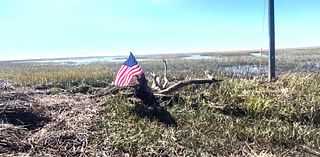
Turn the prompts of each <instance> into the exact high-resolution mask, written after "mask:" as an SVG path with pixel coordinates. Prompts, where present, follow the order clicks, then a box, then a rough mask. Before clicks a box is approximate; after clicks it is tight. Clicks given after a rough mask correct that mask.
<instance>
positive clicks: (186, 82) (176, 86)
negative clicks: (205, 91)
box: [157, 79, 220, 94]
mask: <svg viewBox="0 0 320 157" xmlns="http://www.w3.org/2000/svg"><path fill="white" fill-rule="evenodd" d="M217 82H220V81H219V80H213V79H212V80H208V79H198V80H184V81H180V82H178V83H176V84H174V85H172V86H170V87H168V88H166V89H164V90H161V91H158V92H157V94H170V93H172V92H174V91H177V90H178V89H180V88H182V87H184V86H187V85H190V84H205V83H217Z"/></svg>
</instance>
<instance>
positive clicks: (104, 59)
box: [14, 55, 212, 64]
mask: <svg viewBox="0 0 320 157" xmlns="http://www.w3.org/2000/svg"><path fill="white" fill-rule="evenodd" d="M211 58H212V57H210V56H201V55H190V56H187V57H181V58H178V59H187V60H200V59H211ZM125 60H126V57H111V56H110V57H91V58H70V59H48V60H33V61H17V62H14V63H59V64H90V63H101V62H124V61H125ZM148 60H153V59H152V58H137V61H148Z"/></svg>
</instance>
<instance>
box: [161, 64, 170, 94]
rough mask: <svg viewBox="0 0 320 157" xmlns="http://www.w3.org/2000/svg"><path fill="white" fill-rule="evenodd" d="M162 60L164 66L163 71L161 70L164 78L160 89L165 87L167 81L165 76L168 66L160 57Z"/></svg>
mask: <svg viewBox="0 0 320 157" xmlns="http://www.w3.org/2000/svg"><path fill="white" fill-rule="evenodd" d="M162 61H163V66H164V72H163V80H164V82H163V85H162V89H165V88H166V87H167V85H168V83H169V80H168V78H167V69H168V67H167V62H166V60H164V59H162Z"/></svg>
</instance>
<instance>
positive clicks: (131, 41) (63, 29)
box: [0, 0, 320, 60]
mask: <svg viewBox="0 0 320 157" xmlns="http://www.w3.org/2000/svg"><path fill="white" fill-rule="evenodd" d="M275 1H276V2H275V5H276V8H275V9H276V10H275V11H276V47H277V48H290V47H307V46H320V20H319V19H320V1H319V0H304V1H302V0H275ZM265 4H266V0H1V1H0V21H1V23H0V43H1V44H0V60H6V59H28V58H48V57H73V56H96V55H98V56H108V55H123V54H128V52H129V51H132V52H134V54H157V53H181V52H203V51H225V50H238V49H260V48H267V46H268V45H267V43H268V28H267V23H268V22H267V8H265V9H264V5H265ZM264 10H265V13H264Z"/></svg>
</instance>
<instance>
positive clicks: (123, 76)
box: [114, 52, 143, 87]
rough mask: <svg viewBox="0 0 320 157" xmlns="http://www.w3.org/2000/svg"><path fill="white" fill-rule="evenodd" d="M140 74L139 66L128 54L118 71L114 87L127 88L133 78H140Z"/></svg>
mask: <svg viewBox="0 0 320 157" xmlns="http://www.w3.org/2000/svg"><path fill="white" fill-rule="evenodd" d="M141 74H143V71H142V69H141V66H140V65H139V64H138V62H137V60H136V58H135V57H134V55H133V54H132V53H131V52H130V56H129V58H128V59H127V60H126V61H125V62H124V63H123V64H122V66H121V67H120V69H119V70H118V73H117V76H116V81H115V83H114V85H116V86H119V87H125V86H128V85H129V84H130V83H131V82H132V80H133V78H134V76H140V75H141Z"/></svg>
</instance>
